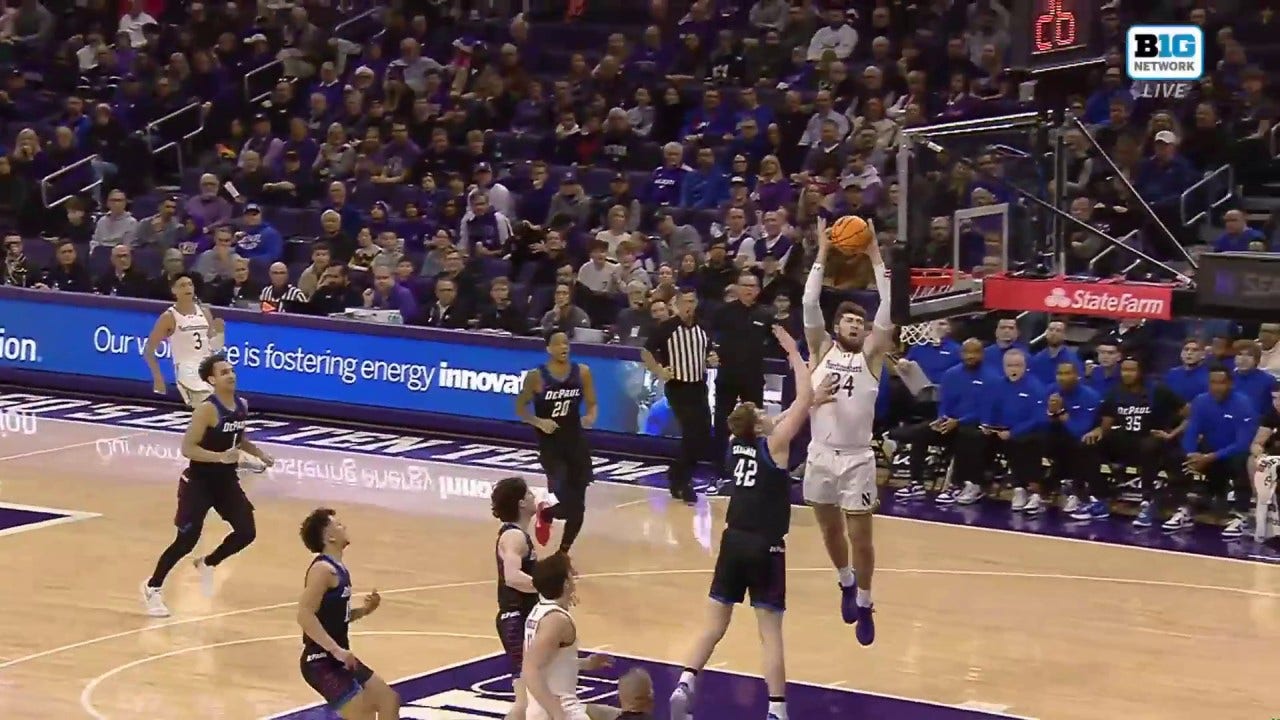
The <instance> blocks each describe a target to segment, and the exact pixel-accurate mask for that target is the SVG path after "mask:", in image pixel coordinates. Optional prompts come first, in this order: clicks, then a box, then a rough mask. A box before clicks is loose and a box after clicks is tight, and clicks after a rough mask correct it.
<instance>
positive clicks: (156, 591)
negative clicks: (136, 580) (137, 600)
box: [142, 582, 169, 618]
mask: <svg viewBox="0 0 1280 720" xmlns="http://www.w3.org/2000/svg"><path fill="white" fill-rule="evenodd" d="M142 605H143V607H145V608H146V609H147V614H148V615H150V616H151V617H157V618H163V617H169V607H168V606H167V605H165V604H164V594H163V593H162V592H161V590H160V588H158V587H152V586H151V584H150V583H148V582H143V583H142Z"/></svg>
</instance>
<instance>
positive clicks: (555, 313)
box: [538, 283, 591, 339]
mask: <svg viewBox="0 0 1280 720" xmlns="http://www.w3.org/2000/svg"><path fill="white" fill-rule="evenodd" d="M552 297H553V298H554V305H553V306H552V308H551V309H550V310H548V311H547V312H546V313H545V314H543V316H542V321H541V322H539V323H538V326H539V330H540V331H541V332H542V334H543V335H547V334H550V333H553V332H563V333H566V334H568V335H569V338H570V339H573V335H574V332H575V331H576V330H577V329H578V328H589V327H591V318H590V317H588V315H587V313H586V312H585V311H583V309H582V308H580V307H578V306H577V305H575V304H573V286H572V285H570V284H568V283H560V284H558V285H556V289H555V294H554V295H553V296H552Z"/></svg>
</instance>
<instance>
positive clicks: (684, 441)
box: [663, 380, 711, 494]
mask: <svg viewBox="0 0 1280 720" xmlns="http://www.w3.org/2000/svg"><path fill="white" fill-rule="evenodd" d="M663 393H664V394H665V395H666V396H667V404H668V405H670V406H671V412H673V413H674V414H675V416H676V421H677V422H679V423H680V453H679V455H677V456H676V457H675V459H674V460H673V461H672V463H671V468H670V469H669V470H667V485H668V486H669V487H670V488H671V492H672V494H692V493H693V471H694V469H695V468H697V466H698V461H699V460H702V459H703V458H705V457H706V454H707V451H708V449H709V448H710V447H711V407H710V405H709V404H708V403H707V383H706V382H705V381H703V382H680V381H679V380H668V381H667V384H666V386H665V387H664V388H663Z"/></svg>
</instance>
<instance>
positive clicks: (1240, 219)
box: [1213, 210, 1267, 252]
mask: <svg viewBox="0 0 1280 720" xmlns="http://www.w3.org/2000/svg"><path fill="white" fill-rule="evenodd" d="M1222 225H1223V230H1222V234H1221V235H1219V236H1218V239H1217V240H1214V241H1213V251H1214V252H1248V251H1250V250H1253V251H1255V252H1260V251H1265V250H1266V249H1267V248H1266V241H1267V236H1266V235H1264V234H1263V233H1262V231H1260V230H1257V229H1255V228H1251V227H1249V225H1248V224H1247V223H1246V221H1245V216H1244V211H1242V210H1228V211H1227V212H1225V213H1223V215H1222ZM1254 243H1259V244H1260V245H1261V247H1259V246H1257V245H1254Z"/></svg>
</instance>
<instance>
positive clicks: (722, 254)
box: [696, 238, 738, 301]
mask: <svg viewBox="0 0 1280 720" xmlns="http://www.w3.org/2000/svg"><path fill="white" fill-rule="evenodd" d="M737 278H738V269H737V268H736V267H734V265H733V263H731V262H729V255H728V248H727V246H726V245H725V242H724V239H723V238H721V239H716V240H712V241H711V248H710V249H709V250H708V251H707V259H706V262H704V263H703V264H702V267H700V268H698V277H697V280H696V284H697V288H698V294H699V295H700V296H702V297H707V298H714V299H715V300H716V301H719V300H720V299H721V298H722V297H724V294H725V290H726V289H727V288H728V287H729V286H730V285H732V284H733V283H734V281H735V280H737Z"/></svg>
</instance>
